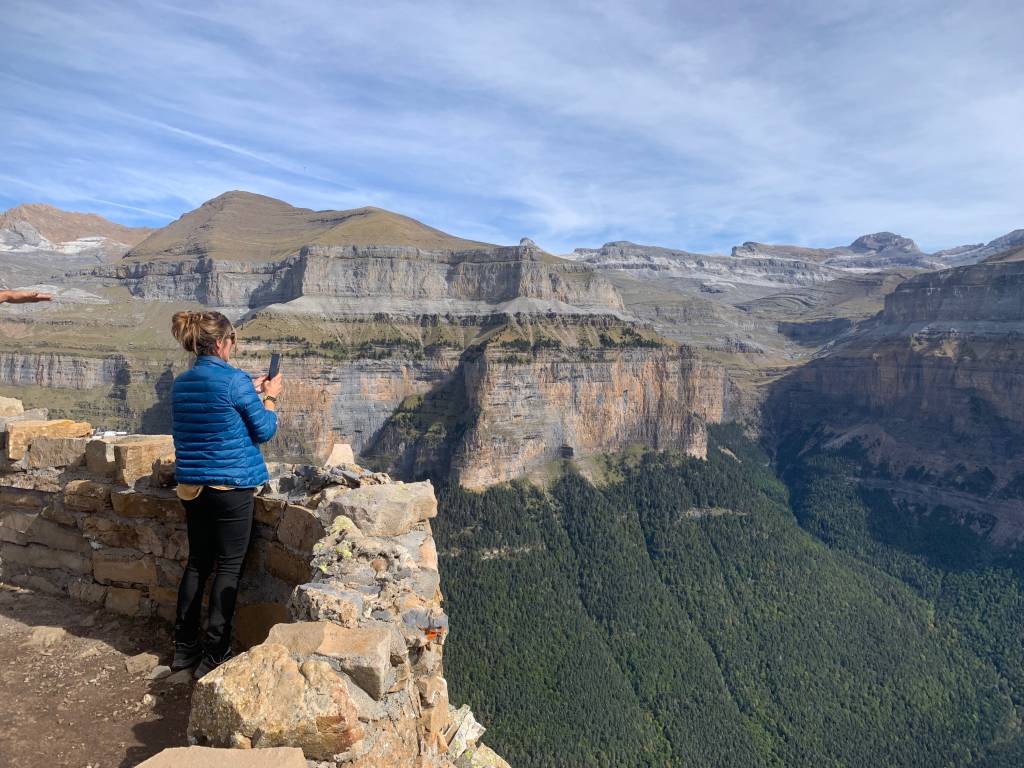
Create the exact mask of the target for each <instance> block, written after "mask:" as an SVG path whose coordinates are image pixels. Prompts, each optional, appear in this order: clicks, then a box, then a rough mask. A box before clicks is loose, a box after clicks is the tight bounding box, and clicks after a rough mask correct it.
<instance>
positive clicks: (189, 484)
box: [171, 312, 282, 677]
mask: <svg viewBox="0 0 1024 768" xmlns="http://www.w3.org/2000/svg"><path fill="white" fill-rule="evenodd" d="M171 333H172V334H173V335H174V338H175V339H177V340H178V341H179V342H180V343H181V346H182V347H184V348H185V350H186V351H188V352H191V353H192V354H194V355H196V361H195V363H194V364H193V366H192V367H191V368H190V369H189V370H187V371H185V372H184V373H183V374H181V375H180V376H178V378H176V379H175V380H174V386H173V388H172V390H171V408H172V414H173V425H174V426H173V432H174V451H175V458H176V469H175V476H176V478H177V481H178V497H179V498H180V499H181V501H182V504H183V505H184V507H185V512H186V515H187V521H188V565H187V566H186V568H185V573H184V575H183V576H182V577H181V585H180V586H179V587H178V609H177V614H176V617H175V623H174V660H173V661H172V663H171V667H172V668H173V669H185V668H189V667H193V666H195V665H196V664H199V666H198V667H197V669H196V672H195V676H196V677H202V676H203V675H205V674H206V673H207V672H209V671H210V670H211V669H213V668H214V667H216V666H218V665H219V664H221V663H222V662H224V661H226V660H227V659H228V658H230V656H231V620H232V617H233V616H234V612H235V597H236V594H237V592H238V579H239V576H240V574H241V572H242V561H243V559H244V558H245V552H246V549H248V546H249V533H250V531H251V530H252V508H253V496H254V494H255V491H256V488H257V487H259V486H260V485H262V484H263V483H265V482H266V481H267V479H268V475H267V465H266V464H265V463H264V461H263V455H262V454H261V453H260V449H259V444H260V443H265V442H266V441H267V440H269V439H270V438H272V437H273V436H274V433H275V432H276V431H277V414H276V413H275V410H276V408H277V398H278V396H279V395H280V394H281V387H282V384H281V374H278V375H277V376H275V377H274V378H273V379H267V377H266V376H260V377H259V378H258V379H256V380H255V381H252V380H251V379H250V378H249V375H248V374H246V373H244V372H243V371H241V370H239V369H238V368H235V367H233V366H231V365H229V364H228V361H229V360H230V359H231V354H232V353H233V352H234V350H235V343H236V340H235V329H234V328H233V327H232V325H231V321H230V320H228V319H227V318H226V317H224V315H222V314H221V313H220V312H178V313H177V314H176V315H174V319H173V320H172V321H171ZM215 562H216V571H217V572H216V575H215V576H214V579H213V587H212V589H211V591H210V606H209V613H208V616H207V624H206V635H205V638H202V637H200V623H199V615H200V610H201V608H202V600H203V589H204V587H205V586H206V580H207V578H208V577H209V576H210V573H211V572H212V571H213V570H214V563H215Z"/></svg>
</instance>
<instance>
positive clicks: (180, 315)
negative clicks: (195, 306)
mask: <svg viewBox="0 0 1024 768" xmlns="http://www.w3.org/2000/svg"><path fill="white" fill-rule="evenodd" d="M233 330H234V328H233V327H232V325H231V321H230V320H228V319H227V318H226V317H225V316H224V315H222V314H221V313H220V312H175V313H174V317H172V318H171V335H172V336H174V338H175V339H176V340H177V341H178V343H179V344H181V346H182V347H184V348H185V351H186V352H191V353H192V354H194V355H210V354H214V350H215V347H216V345H217V342H218V341H220V340H221V339H224V338H226V337H227V336H229V335H230V334H231V333H232V331H233Z"/></svg>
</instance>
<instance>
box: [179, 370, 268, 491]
mask: <svg viewBox="0 0 1024 768" xmlns="http://www.w3.org/2000/svg"><path fill="white" fill-rule="evenodd" d="M171 409H172V414H173V423H174V427H173V431H174V453H175V457H176V466H175V477H176V478H177V480H178V482H179V483H190V484H193V485H230V486H234V487H235V488H254V487H256V486H259V485H262V484H263V483H265V482H266V481H267V479H268V475H267V465H266V464H265V463H264V461H263V454H262V453H260V449H259V445H258V444H259V443H265V442H267V440H269V439H270V438H272V437H273V436H274V433H275V432H276V431H277V414H276V413H274V412H273V411H268V410H267V409H266V408H264V407H263V402H262V401H261V400H260V396H259V395H258V394H256V388H255V387H253V385H252V380H250V378H249V375H248V374H247V373H245V372H244V371H240V370H239V369H238V368H235V367H233V366H230V365H228V364H227V363H225V362H224V361H223V360H221V359H220V358H219V357H214V356H213V355H203V356H201V357H199V358H198V359H197V360H196V362H195V365H193V366H192V367H191V368H190V369H189V370H187V371H185V372H184V373H183V374H181V375H180V376H178V378H176V379H175V380H174V386H173V387H172V389H171Z"/></svg>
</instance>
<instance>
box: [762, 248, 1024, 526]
mask: <svg viewBox="0 0 1024 768" xmlns="http://www.w3.org/2000/svg"><path fill="white" fill-rule="evenodd" d="M1019 254H1020V250H1019V249H1018V250H1017V251H1010V252H1005V253H1003V254H1001V255H997V256H994V257H990V258H989V259H988V260H987V261H985V262H983V263H979V264H974V265H970V266H964V267H957V268H954V269H949V270H944V271H941V272H934V273H928V274H921V275H918V276H916V277H913V278H911V279H910V280H907V281H905V282H903V283H902V284H900V285H899V286H898V287H897V288H896V290H894V291H893V292H892V293H891V294H890V295H889V296H888V297H887V299H886V302H885V309H884V311H882V312H881V313H880V314H879V315H878V316H877V317H875V318H873V319H872V320H870V321H868V322H865V323H863V324H862V325H861V327H860V328H859V329H858V330H857V331H856V332H855V333H852V334H850V335H849V336H848V337H847V338H846V339H845V340H844V342H843V343H841V344H838V345H837V346H836V347H835V348H834V349H832V350H831V351H830V352H829V353H828V354H827V355H824V356H822V357H820V358H819V359H817V360H814V361H812V362H811V363H809V364H808V365H806V366H804V367H802V368H799V369H797V370H795V371H794V372H793V373H792V374H790V375H789V376H788V377H787V378H786V379H784V380H783V381H782V382H781V383H780V385H779V386H778V388H777V390H776V392H775V394H774V396H773V398H772V400H771V401H770V403H769V411H770V415H771V417H772V419H773V420H774V422H775V424H776V429H777V430H779V431H780V433H781V434H783V435H786V434H789V435H791V436H793V435H800V434H804V435H805V437H804V438H802V439H806V440H810V441H811V442H815V443H817V444H821V445H830V446H832V447H838V446H841V445H844V444H846V443H849V442H851V441H856V442H858V443H860V444H861V447H862V448H864V449H866V450H867V451H868V454H869V456H870V458H871V460H872V461H873V462H874V463H875V465H876V466H879V467H884V471H882V470H880V472H881V474H882V475H883V476H884V478H885V483H886V484H887V487H888V490H890V491H891V492H893V493H894V494H896V495H897V497H898V498H902V499H904V500H905V501H907V502H909V503H915V504H921V505H924V506H925V507H934V506H936V505H945V506H946V507H949V508H952V509H956V510H960V511H961V512H963V514H965V515H966V516H967V517H968V518H970V519H971V520H973V521H974V522H973V525H975V527H976V529H978V530H979V532H981V533H983V534H984V535H987V536H988V537H990V538H991V539H992V540H993V541H995V542H997V543H1009V542H1016V541H1019V540H1021V539H1024V493H1022V490H1021V489H1024V472H1022V470H1021V463H1020V459H1021V456H1022V455H1024V442H1022V439H1021V435H1022V434H1024V405H1022V403H1024V363H1022V361H1024V260H1018V258H1019ZM814 430H817V431H816V432H815V431H814ZM811 432H813V434H810V433H811Z"/></svg>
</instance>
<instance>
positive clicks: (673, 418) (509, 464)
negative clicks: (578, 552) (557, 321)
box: [364, 326, 730, 488]
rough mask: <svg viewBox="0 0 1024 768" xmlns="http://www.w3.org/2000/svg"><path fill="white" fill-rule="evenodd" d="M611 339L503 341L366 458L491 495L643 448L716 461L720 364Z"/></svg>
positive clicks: (422, 400)
mask: <svg viewBox="0 0 1024 768" xmlns="http://www.w3.org/2000/svg"><path fill="white" fill-rule="evenodd" d="M615 330H618V331H619V332H622V330H623V329H622V328H621V327H619V328H617V329H616V328H615V326H609V329H608V330H606V331H600V334H601V339H602V342H603V345H594V346H585V345H579V344H576V345H569V344H566V345H561V344H557V343H554V342H553V341H548V340H547V339H541V340H535V341H534V342H533V344H532V345H531V344H529V343H526V342H525V341H524V340H522V339H520V338H514V339H511V340H509V339H508V338H502V337H500V336H499V337H497V338H492V339H491V340H489V342H488V343H485V344H482V345H480V346H478V347H476V348H472V349H470V350H469V351H468V352H467V353H466V354H465V355H464V356H463V358H462V360H461V363H460V365H459V367H458V368H457V369H456V370H455V371H454V372H453V373H452V375H451V377H449V378H448V379H447V380H445V381H444V382H442V383H441V385H440V386H438V387H437V388H435V389H434V390H432V391H430V392H428V393H427V394H426V395H425V396H423V397H416V398H411V399H410V400H408V401H406V402H405V403H403V406H402V407H401V408H399V409H398V411H397V412H396V413H395V415H394V416H392V418H391V419H389V421H388V423H387V424H385V426H384V428H383V429H382V430H381V431H380V432H379V433H378V435H377V437H376V438H375V440H374V442H372V443H371V444H370V445H368V446H367V447H366V449H365V450H364V455H366V456H367V457H372V458H373V459H374V460H376V461H377V462H378V463H381V464H382V466H389V467H391V468H393V469H394V470H396V471H398V472H400V473H402V474H405V475H411V476H428V475H434V474H442V475H443V474H447V473H451V475H452V476H453V477H455V478H457V479H458V481H459V482H460V483H461V484H462V485H464V486H466V487H470V488H482V487H485V486H488V485H491V484H494V483H498V482H502V481H505V480H510V479H513V478H516V477H520V476H523V475H527V474H532V473H535V472H537V471H541V470H543V469H544V467H545V465H548V464H550V463H551V462H553V461H557V460H559V459H562V458H578V457H586V456H590V455H593V454H596V453H601V452H605V451H616V450H621V449H623V448H626V447H628V446H630V445H634V444H643V445H649V446H653V447H656V448H662V449H664V448H676V449H681V450H684V451H686V452H688V453H690V454H691V455H694V456H700V457H703V456H704V455H705V454H706V425H707V424H708V423H717V422H720V421H722V420H723V419H724V418H725V417H726V415H727V411H728V408H729V405H728V402H729V399H730V398H729V387H728V382H727V378H726V376H725V373H724V370H723V369H722V368H721V366H719V365H716V364H714V363H711V362H708V361H705V360H703V359H701V358H698V357H696V356H695V355H694V354H693V353H692V352H691V351H690V350H688V349H686V348H680V347H678V346H676V345H674V344H670V343H659V342H656V341H653V340H651V339H648V338H644V337H632V336H630V335H629V333H628V331H629V327H628V326H627V327H626V334H625V336H626V337H625V338H612V337H611V335H610V334H611V333H613V332H615Z"/></svg>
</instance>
